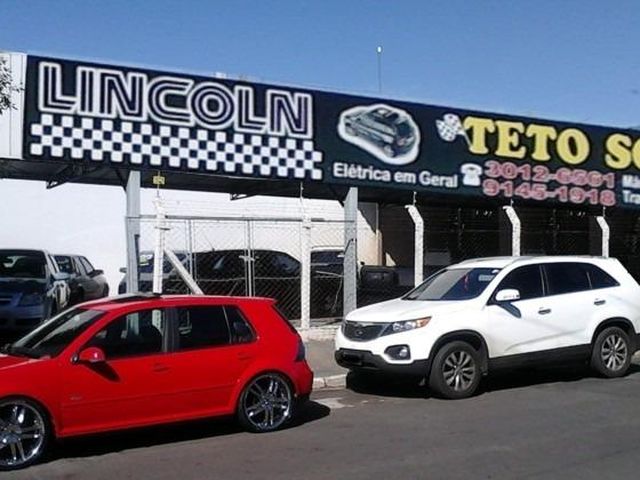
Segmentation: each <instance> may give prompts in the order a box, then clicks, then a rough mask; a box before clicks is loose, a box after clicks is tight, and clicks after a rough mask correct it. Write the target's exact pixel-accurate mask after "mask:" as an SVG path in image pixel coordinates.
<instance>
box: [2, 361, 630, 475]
mask: <svg viewBox="0 0 640 480" xmlns="http://www.w3.org/2000/svg"><path fill="white" fill-rule="evenodd" d="M350 386H351V387H350V389H349V390H334V391H324V392H320V393H318V394H315V395H314V397H313V401H312V402H311V403H310V404H309V405H308V407H307V409H306V410H305V412H304V415H303V416H302V418H301V419H300V423H299V424H298V425H295V426H293V427H291V428H289V429H287V430H285V431H281V432H276V433H272V434H267V435H255V434H248V433H244V432H241V431H239V430H238V428H237V427H236V426H235V425H234V423H233V422H230V421H228V420H224V421H207V422H197V423H190V424H186V425H180V426H172V427H163V428H154V429H146V430H141V431H137V432H129V433H119V434H111V435H102V436H97V437H91V438H84V439H80V440H74V441H69V442H67V443H66V444H65V445H63V446H62V447H61V448H59V449H58V451H57V453H56V458H54V459H53V460H51V461H49V462H48V463H46V464H42V465H37V466H34V467H31V468H28V469H25V470H22V471H19V472H12V473H2V474H0V476H1V477H2V478H3V479H4V478H7V479H12V478H15V479H17V478H20V479H38V480H40V479H46V480H52V479H67V480H70V479H91V480H98V479H109V480H113V479H114V478H116V479H118V480H124V479H143V478H149V479H157V480H162V479H171V480H176V479H179V480H189V479H199V480H202V479H218V478H219V479H225V480H230V479H243V480H245V479H247V480H248V479H260V480H264V479H270V480H271V479H287V480H291V479H298V478H305V479H339V478H340V479H348V480H356V479H367V480H369V479H373V478H376V479H377V478H381V479H382V478H384V479H388V478H393V479H402V480H408V479H414V478H416V479H417V478H419V479H437V478H446V479H456V478H464V479H470V478H471V479H479V478H492V479H496V478H518V479H522V478H527V479H528V478H563V479H567V478H579V479H582V480H584V479H591V478H597V479H603V478H606V479H610V478H625V477H626V478H635V477H636V476H637V475H638V472H639V471H640V368H638V367H634V369H633V371H632V373H631V374H630V375H629V376H627V377H625V378H621V379H615V380H604V379H599V378H592V377H590V376H589V373H588V372H587V371H585V370H583V369H577V370H576V369H575V368H570V369H561V370H543V371H520V372H514V373H510V374H508V375H501V376H499V377H496V378H493V379H491V380H490V381H486V382H485V384H484V388H483V391H482V392H481V393H480V394H479V395H478V396H476V397H474V398H470V399H467V400H459V401H445V400H438V399H434V398H430V397H429V396H428V394H427V393H426V391H425V389H423V388H421V387H419V386H413V385H403V384H387V385H385V386H376V385H375V384H362V383H358V382H356V381H355V380H354V379H351V382H350Z"/></svg>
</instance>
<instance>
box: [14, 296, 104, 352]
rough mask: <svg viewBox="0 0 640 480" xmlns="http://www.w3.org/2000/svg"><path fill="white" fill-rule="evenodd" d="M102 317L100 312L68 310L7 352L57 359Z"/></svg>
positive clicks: (22, 339)
mask: <svg viewBox="0 0 640 480" xmlns="http://www.w3.org/2000/svg"><path fill="white" fill-rule="evenodd" d="M102 315H104V312H102V311H99V310H85V309H82V308H74V309H72V310H67V311H66V312H62V313H61V314H60V315H58V316H56V317H54V318H52V319H51V320H49V321H48V322H46V323H44V324H43V325H41V326H40V327H38V328H37V329H35V330H34V331H33V332H31V333H29V334H28V335H27V336H25V337H22V338H21V339H20V340H18V341H17V342H15V343H14V344H13V345H9V346H8V347H7V349H6V352H7V353H9V354H12V355H25V356H29V357H33V358H40V357H55V356H56V355H59V354H60V353H61V352H62V351H63V350H64V349H65V348H66V347H67V345H69V344H70V343H71V342H72V341H74V340H75V339H76V338H78V336H79V335H80V334H81V333H82V332H84V331H85V330H86V329H87V328H89V327H90V326H91V325H93V324H94V323H95V322H96V321H97V320H98V319H99V318H100V317H101V316H102Z"/></svg>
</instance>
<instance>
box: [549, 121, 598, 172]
mask: <svg viewBox="0 0 640 480" xmlns="http://www.w3.org/2000/svg"><path fill="white" fill-rule="evenodd" d="M556 151H557V152H558V156H559V157H560V158H561V159H562V161H563V162H565V163H568V164H569V165H579V164H581V163H582V162H584V161H585V160H586V159H587V157H588V156H589V152H590V151H591V145H590V144H589V139H588V138H587V136H586V135H585V134H584V133H583V132H582V131H581V130H578V129H577V128H567V129H566V130H563V131H562V132H561V133H560V135H558V141H557V142H556Z"/></svg>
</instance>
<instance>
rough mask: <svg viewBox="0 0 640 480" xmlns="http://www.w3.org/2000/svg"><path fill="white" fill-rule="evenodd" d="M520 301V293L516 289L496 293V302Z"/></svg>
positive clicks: (506, 289)
mask: <svg viewBox="0 0 640 480" xmlns="http://www.w3.org/2000/svg"><path fill="white" fill-rule="evenodd" d="M516 300H520V291H519V290H516V289H515V288H505V289H504V290H500V291H499V292H498V293H496V302H498V303H500V302H515V301H516Z"/></svg>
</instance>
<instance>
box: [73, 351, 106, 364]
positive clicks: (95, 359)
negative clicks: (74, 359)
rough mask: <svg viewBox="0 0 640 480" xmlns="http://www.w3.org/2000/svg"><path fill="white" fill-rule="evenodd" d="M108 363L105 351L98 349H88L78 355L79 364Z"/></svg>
mask: <svg viewBox="0 0 640 480" xmlns="http://www.w3.org/2000/svg"><path fill="white" fill-rule="evenodd" d="M106 361H107V357H106V356H105V355H104V351H103V350H102V349H101V348H98V347H88V348H85V349H84V350H82V351H81V352H80V354H79V355H78V363H89V364H96V363H104V362H106Z"/></svg>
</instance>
